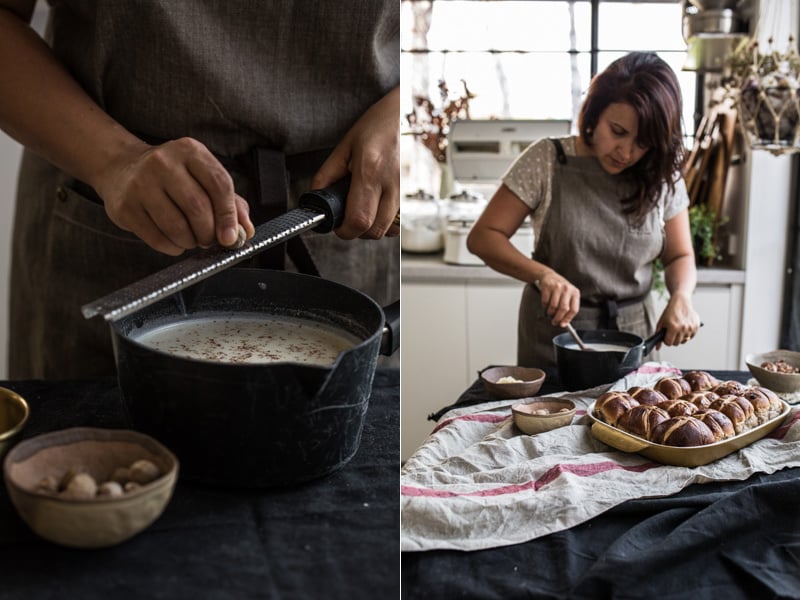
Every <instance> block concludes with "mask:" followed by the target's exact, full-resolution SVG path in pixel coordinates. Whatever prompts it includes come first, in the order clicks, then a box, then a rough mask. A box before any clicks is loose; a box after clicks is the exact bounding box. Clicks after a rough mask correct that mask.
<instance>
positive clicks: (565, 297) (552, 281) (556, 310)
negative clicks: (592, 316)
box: [537, 271, 581, 327]
mask: <svg viewBox="0 0 800 600" xmlns="http://www.w3.org/2000/svg"><path fill="white" fill-rule="evenodd" d="M537 287H538V288H539V291H540V292H541V296H542V306H543V307H544V309H545V311H546V312H547V316H548V317H550V318H551V322H552V323H553V325H555V326H556V327H566V326H567V325H568V324H569V322H570V321H572V319H573V318H574V317H575V315H577V314H578V310H580V307H581V292H580V290H579V289H578V288H576V287H575V286H574V285H572V284H571V283H570V282H569V281H567V280H566V279H565V278H564V277H562V276H561V275H559V274H558V273H556V272H555V271H548V272H547V273H546V274H545V275H544V276H542V277H541V278H540V279H538V280H537Z"/></svg>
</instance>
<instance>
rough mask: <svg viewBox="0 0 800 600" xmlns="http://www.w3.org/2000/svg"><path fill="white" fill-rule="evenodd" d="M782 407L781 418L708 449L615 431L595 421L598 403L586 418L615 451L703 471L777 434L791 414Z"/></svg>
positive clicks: (709, 445)
mask: <svg viewBox="0 0 800 600" xmlns="http://www.w3.org/2000/svg"><path fill="white" fill-rule="evenodd" d="M781 403H782V404H783V410H781V414H779V415H778V416H777V417H774V418H772V419H770V420H769V421H767V422H766V423H762V424H761V425H759V426H758V427H754V428H753V429H750V430H749V431H746V432H745V433H740V434H739V435H736V436H734V437H732V438H729V439H727V440H723V441H721V442H715V443H713V444H706V445H705V446H686V447H678V446H666V445H664V444H654V443H653V442H650V441H648V440H646V439H644V438H641V437H639V436H636V435H632V434H630V433H627V432H625V431H622V430H621V429H617V428H616V427H612V426H611V425H609V424H608V423H604V422H603V421H601V420H600V419H598V418H597V417H595V416H594V403H592V405H591V406H590V407H589V409H588V410H587V411H586V414H587V415H589V418H590V419H591V420H592V421H593V423H592V435H593V436H594V437H596V438H597V439H598V440H600V441H601V442H603V443H604V444H607V445H609V446H611V447H612V448H616V449H617V450H621V451H622V452H636V453H639V454H641V455H642V456H644V457H645V458H649V459H650V460H654V461H656V462H660V463H662V464H665V465H674V466H678V467H699V466H701V465H707V464H708V463H711V462H714V461H715V460H719V459H720V458H722V457H724V456H727V455H728V454H731V453H732V452H736V451H737V450H740V449H742V448H744V447H745V446H749V445H750V444H752V443H753V442H755V441H756V440H760V439H761V438H763V437H764V436H766V435H767V434H769V433H771V432H772V431H773V430H775V429H776V428H777V427H778V426H779V425H780V424H781V423H782V422H783V420H784V419H785V418H786V415H787V414H789V405H788V404H787V403H786V402H784V401H783V400H781Z"/></svg>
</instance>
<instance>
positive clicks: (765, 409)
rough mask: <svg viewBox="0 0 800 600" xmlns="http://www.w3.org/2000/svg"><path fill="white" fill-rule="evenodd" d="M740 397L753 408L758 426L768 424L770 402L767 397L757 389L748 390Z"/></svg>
mask: <svg viewBox="0 0 800 600" xmlns="http://www.w3.org/2000/svg"><path fill="white" fill-rule="evenodd" d="M740 396H741V397H742V398H744V399H746V400H747V401H748V402H750V404H751V405H752V406H753V412H754V413H755V416H756V421H758V425H761V424H763V423H766V422H767V421H769V419H770V402H769V398H767V395H766V394H765V393H764V392H763V391H761V390H759V389H756V388H747V389H746V390H744V391H743V392H742V393H741V394H740Z"/></svg>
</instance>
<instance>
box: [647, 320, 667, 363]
mask: <svg viewBox="0 0 800 600" xmlns="http://www.w3.org/2000/svg"><path fill="white" fill-rule="evenodd" d="M666 336H667V329H666V327H663V328H661V329H659V330H658V331H656V332H655V333H654V334H653V335H651V336H650V337H649V338H647V339H646V340H645V341H644V351H643V352H642V355H643V356H647V355H648V354H650V353H651V352H652V351H653V348H655V347H656V345H657V344H658V343H659V342H663V341H664V338H665V337H666Z"/></svg>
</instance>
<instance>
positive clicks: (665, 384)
mask: <svg viewBox="0 0 800 600" xmlns="http://www.w3.org/2000/svg"><path fill="white" fill-rule="evenodd" d="M653 389H654V390H656V391H658V392H661V393H662V394H664V395H665V396H666V397H667V398H668V399H672V398H680V397H681V396H685V395H686V394H689V393H691V391H692V388H691V386H689V383H688V382H687V381H686V380H685V379H683V378H681V377H662V378H661V379H659V380H658V381H657V382H656V384H655V385H654V386H653Z"/></svg>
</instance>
